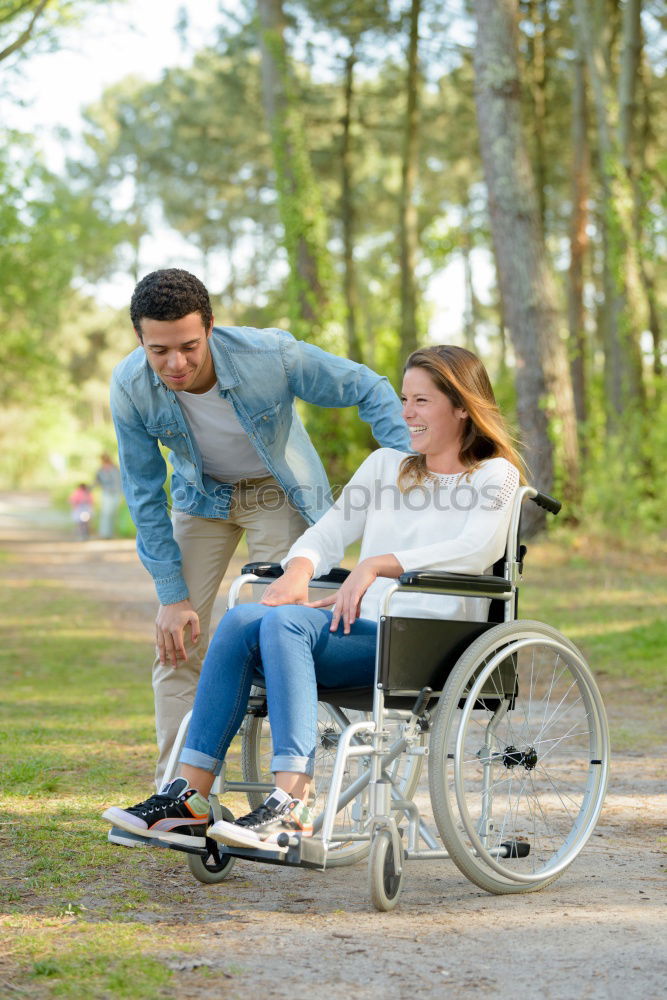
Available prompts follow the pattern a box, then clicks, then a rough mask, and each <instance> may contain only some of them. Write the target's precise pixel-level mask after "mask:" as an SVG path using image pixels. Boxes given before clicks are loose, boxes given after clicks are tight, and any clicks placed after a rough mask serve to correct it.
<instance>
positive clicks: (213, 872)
mask: <svg viewBox="0 0 667 1000" xmlns="http://www.w3.org/2000/svg"><path fill="white" fill-rule="evenodd" d="M221 811H222V816H221V817H220V818H221V819H226V820H229V821H230V822H234V814H233V813H231V812H230V811H229V809H227V808H226V807H225V806H222V810H221ZM219 848H220V845H219V844H217V843H216V841H215V840H211V839H210V838H209V837H207V838H206V849H207V851H208V854H207V856H206V857H205V858H203V857H201V855H199V854H188V856H187V857H188V868H189V869H190V871H191V872H192V874H193V875H194V877H195V878H196V879H197V881H198V882H203V883H204V885H216V884H217V883H218V882H223V881H224V880H225V879H226V878H227V876H228V875H230V874H231V871H232V868H233V867H234V862H235V861H236V858H234V857H232V856H231V855H230V854H221V853H220V849H219Z"/></svg>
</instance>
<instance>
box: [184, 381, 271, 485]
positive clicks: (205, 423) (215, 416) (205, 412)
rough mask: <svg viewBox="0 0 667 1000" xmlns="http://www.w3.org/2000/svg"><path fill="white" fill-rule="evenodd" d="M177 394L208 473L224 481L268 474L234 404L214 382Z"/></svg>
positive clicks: (236, 480) (254, 477) (228, 481)
mask: <svg viewBox="0 0 667 1000" xmlns="http://www.w3.org/2000/svg"><path fill="white" fill-rule="evenodd" d="M176 398H177V399H178V401H179V403H180V404H181V408H182V410H183V412H184V414H185V416H186V418H187V421H188V424H189V425H190V430H191V431H192V434H193V436H194V439H195V441H196V442H197V445H198V447H199V451H200V452H201V457H202V464H203V469H204V472H205V473H206V474H207V475H209V476H213V478H214V479H219V480H220V481H221V482H223V483H237V482H238V481H239V479H259V478H260V477H262V476H269V475H270V472H269V470H268V469H267V467H266V466H265V465H264V463H263V462H262V460H261V458H260V457H259V455H258V454H257V452H256V451H255V448H254V447H253V445H252V442H251V441H250V438H249V437H248V435H247V434H246V432H245V431H244V430H243V427H242V426H241V424H240V423H239V421H238V417H237V416H236V413H235V412H234V407H233V406H232V404H231V403H230V402H229V400H228V399H225V398H224V396H221V395H220V390H219V389H218V383H217V382H216V384H215V385H214V386H213V388H212V389H209V390H208V392H200V393H197V392H179V393H177V394H176Z"/></svg>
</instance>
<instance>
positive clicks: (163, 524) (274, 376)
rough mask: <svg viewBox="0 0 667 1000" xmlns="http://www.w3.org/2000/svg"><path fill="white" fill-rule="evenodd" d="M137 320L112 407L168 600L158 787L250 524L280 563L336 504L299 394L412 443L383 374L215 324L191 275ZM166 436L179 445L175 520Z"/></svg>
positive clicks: (155, 277)
mask: <svg viewBox="0 0 667 1000" xmlns="http://www.w3.org/2000/svg"><path fill="white" fill-rule="evenodd" d="M130 315H131V318H132V324H133V326H134V330H135V332H136V335H137V339H138V341H139V346H138V347H137V348H136V349H135V350H134V351H133V352H132V353H131V354H130V355H128V356H127V357H126V358H125V359H124V360H123V361H122V362H121V363H120V364H119V365H118V366H117V367H116V369H115V371H114V374H113V379H112V385H111V407H112V412H113V418H114V424H115V427H116V434H117V437H118V447H119V456H120V466H121V474H122V480H123V490H124V493H125V497H126V500H127V503H128V507H129V509H130V513H131V515H132V519H133V520H134V523H135V525H136V528H137V551H138V553H139V557H140V559H141V561H142V562H143V564H144V566H145V567H146V569H147V570H148V571H149V573H150V574H151V576H152V577H153V580H154V583H155V588H156V591H157V596H158V598H159V601H160V608H159V611H158V615H157V619H156V629H155V631H156V645H157V653H158V655H157V657H156V660H155V663H154V666H153V690H154V694H155V715H156V729H157V738H158V748H159V758H158V764H157V768H156V783H157V786H158V788H159V787H160V785H161V780H162V775H163V773H164V769H165V766H166V763H167V759H168V756H169V751H170V749H171V746H172V743H173V742H174V739H175V737H176V733H177V732H178V727H179V725H180V722H181V720H182V718H183V716H184V715H185V714H186V712H188V711H189V709H190V708H191V706H192V702H193V699H194V693H195V689H196V686H197V680H198V677H199V672H200V669H201V663H202V660H203V656H204V654H205V652H206V647H207V645H208V630H209V622H210V616H211V609H212V606H213V602H214V600H215V597H216V594H217V592H218V589H219V587H220V583H221V581H222V577H223V575H224V573H225V571H226V569H227V565H228V563H229V560H230V558H231V556H232V555H233V553H234V551H235V549H236V547H237V545H238V543H239V540H240V538H241V536H242V534H243V532H244V531H245V532H246V535H247V541H248V549H249V553H250V558H251V560H253V561H255V560H257V561H260V560H262V561H264V560H265V561H267V562H276V561H278V560H280V559H281V558H282V557H283V556H284V555H285V554H286V552H287V551H288V549H289V548H290V546H291V544H292V542H293V541H294V540H295V539H296V538H297V537H298V536H299V535H300V534H301V533H302V532H303V531H304V530H305V528H306V527H307V526H308V524H312V523H313V522H314V521H316V520H317V519H318V518H319V517H320V516H321V514H323V513H324V511H325V510H326V509H327V507H328V506H329V505H330V503H331V499H330V491H329V484H328V481H327V477H326V473H325V471H324V468H323V466H322V463H321V461H320V459H319V456H318V455H317V452H316V451H315V449H314V447H313V445H312V443H311V441H310V439H309V438H308V435H307V433H306V431H305V429H304V427H303V424H302V423H301V421H300V419H299V417H298V415H297V413H296V410H295V407H294V400H295V399H302V400H305V401H307V402H309V403H315V404H318V405H320V406H327V407H336V406H358V407H359V414H360V416H361V417H362V419H364V420H366V421H367V423H369V424H370V426H371V428H372V429H373V433H374V435H375V437H376V439H377V441H378V442H379V443H380V444H381V445H382V446H385V447H393V448H399V449H402V450H404V451H409V450H410V446H409V438H408V434H407V430H406V427H405V423H404V421H403V420H402V418H401V405H400V403H399V400H398V398H397V396H396V394H395V393H394V391H393V389H392V388H391V386H390V385H389V383H388V381H387V379H386V378H382V377H381V376H379V375H377V374H375V372H372V371H371V370H370V369H369V368H366V367H365V366H364V365H359V364H355V363H354V362H351V361H347V360H344V359H342V358H338V357H335V356H334V355H332V354H327V353H326V352H325V351H322V350H320V348H318V347H315V346H313V345H312V344H307V343H304V342H302V341H298V340H296V339H295V338H294V337H292V336H291V334H289V333H286V332H285V331H283V330H276V329H269V330H256V329H253V328H251V327H214V325H213V315H212V312H211V305H210V301H209V296H208V292H207V291H206V288H205V287H204V285H203V284H202V283H201V282H200V281H199V280H198V279H197V278H196V277H194V275H192V274H189V273H188V272H187V271H183V270H179V269H176V268H169V269H166V270H160V271H154V272H153V273H152V274H149V275H147V276H146V277H145V278H143V280H142V281H140V282H139V284H138V285H137V287H136V289H135V291H134V294H133V296H132V302H131V306H130ZM160 442H161V443H162V444H163V445H165V446H166V447H168V448H170V449H171V454H170V461H171V463H172V465H173V476H172V480H171V507H172V516H171V518H170V515H169V504H168V501H167V496H166V494H165V490H164V483H165V479H166V466H165V462H164V459H163V458H162V454H161V452H160V449H159V443H160Z"/></svg>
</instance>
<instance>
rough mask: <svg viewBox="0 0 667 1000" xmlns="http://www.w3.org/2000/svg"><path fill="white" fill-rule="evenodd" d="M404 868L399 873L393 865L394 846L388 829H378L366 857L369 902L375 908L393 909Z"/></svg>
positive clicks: (399, 893) (398, 894) (399, 889)
mask: <svg viewBox="0 0 667 1000" xmlns="http://www.w3.org/2000/svg"><path fill="white" fill-rule="evenodd" d="M404 874H405V868H402V869H401V871H400V873H397V872H396V869H395V867H394V847H393V844H392V839H391V833H390V832H389V830H380V831H379V833H376V835H375V836H374V837H373V842H372V844H371V853H370V857H369V859H368V883H369V888H370V893H371V902H372V903H373V906H374V907H375V908H376V910H393V909H394V907H395V906H396V904H397V903H398V900H399V897H400V895H401V889H402V888H403V876H404Z"/></svg>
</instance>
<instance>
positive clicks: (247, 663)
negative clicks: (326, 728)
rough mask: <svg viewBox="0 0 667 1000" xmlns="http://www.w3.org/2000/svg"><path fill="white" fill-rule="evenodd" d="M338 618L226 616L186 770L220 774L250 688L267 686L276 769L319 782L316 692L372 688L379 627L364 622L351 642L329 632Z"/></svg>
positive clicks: (198, 702)
mask: <svg viewBox="0 0 667 1000" xmlns="http://www.w3.org/2000/svg"><path fill="white" fill-rule="evenodd" d="M330 625H331V612H330V611H325V610H322V609H320V608H306V607H303V606H301V605H295V604H285V605H281V606H280V607H277V608H271V607H267V606H266V605H263V604H239V605H237V607H235V608H232V610H231V611H228V612H227V614H226V615H225V616H224V618H223V619H222V621H221V622H220V625H219V626H218V629H217V631H216V633H215V635H214V637H213V640H212V642H211V645H210V646H209V648H208V652H207V654H206V659H205V660H204V665H203V667H202V672H201V677H200V679H199V685H198V687H197V694H196V697H195V703H194V708H193V710H192V719H191V721H190V728H189V730H188V737H187V740H186V744H185V748H184V749H183V752H182V753H181V758H180V760H181V763H182V764H191V765H193V766H194V767H200V768H202V769H203V770H205V771H212V772H213V773H214V774H219V773H220V769H221V767H222V762H223V761H224V759H225V754H226V753H227V750H228V749H229V745H230V743H231V742H232V739H233V738H234V736H235V735H236V733H237V731H238V729H239V726H240V725H241V722H242V721H243V717H244V715H245V710H246V706H247V704H248V697H249V694H250V688H251V686H252V685H253V684H261V685H264V686H266V696H267V704H268V710H269V719H270V722H271V738H272V741H273V758H272V761H271V770H272V771H273V772H274V773H275V772H276V771H294V772H296V773H297V774H308V775H312V773H313V769H314V765H315V748H316V743H317V685H318V684H319V685H320V686H321V687H330V688H336V687H369V686H371V685H372V684H373V680H374V676H375V638H376V634H377V623H376V622H374V621H369V620H367V619H363V618H362V619H359V620H357V621H356V622H355V623H354V625H353V626H352V629H351V631H350V634H349V635H344V634H343V629H342V625H341V626H340V627H339V629H338V631H336V632H330V631H329V627H330Z"/></svg>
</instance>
